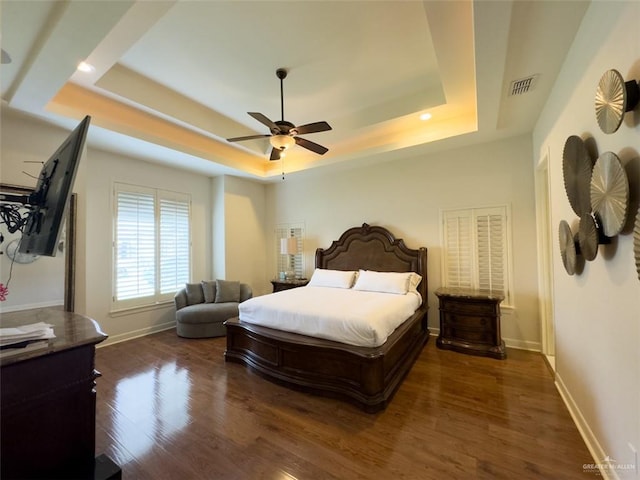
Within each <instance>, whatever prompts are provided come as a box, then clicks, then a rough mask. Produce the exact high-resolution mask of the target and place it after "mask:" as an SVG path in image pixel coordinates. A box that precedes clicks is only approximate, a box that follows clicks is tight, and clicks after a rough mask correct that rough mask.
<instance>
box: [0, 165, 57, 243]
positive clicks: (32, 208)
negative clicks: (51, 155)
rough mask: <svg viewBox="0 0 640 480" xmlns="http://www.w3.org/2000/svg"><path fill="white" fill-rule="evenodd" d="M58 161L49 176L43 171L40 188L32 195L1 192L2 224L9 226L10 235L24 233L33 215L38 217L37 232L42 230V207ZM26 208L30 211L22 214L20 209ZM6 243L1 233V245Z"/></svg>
mask: <svg viewBox="0 0 640 480" xmlns="http://www.w3.org/2000/svg"><path fill="white" fill-rule="evenodd" d="M56 166H57V161H56V162H55V166H54V168H53V169H52V171H51V172H50V173H49V174H48V175H47V172H45V171H43V172H42V174H41V179H40V181H39V182H38V183H39V188H37V189H36V190H34V191H32V192H31V193H28V194H27V193H24V194H18V193H3V192H1V191H0V224H4V225H6V226H7V230H8V231H9V233H15V232H17V231H21V232H22V231H23V229H24V226H25V225H26V224H27V221H28V220H29V218H30V217H31V216H33V215H37V219H38V221H37V222H35V225H34V226H35V228H36V230H40V224H41V222H40V218H41V217H42V212H41V211H40V209H41V208H40V207H41V206H42V205H43V202H44V199H45V198H46V197H47V192H48V190H49V186H50V185H51V177H52V176H53V173H54V172H55V169H56ZM22 208H26V209H27V210H28V211H27V212H25V213H24V214H23V213H21V212H20V209H22ZM3 241H4V237H3V236H2V234H1V233H0V243H2V242H3Z"/></svg>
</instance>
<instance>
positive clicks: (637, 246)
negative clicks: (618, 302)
mask: <svg viewBox="0 0 640 480" xmlns="http://www.w3.org/2000/svg"><path fill="white" fill-rule="evenodd" d="M633 250H634V252H635V254H636V270H637V271H638V280H640V208H638V213H637V214H636V223H635V226H634V228H633Z"/></svg>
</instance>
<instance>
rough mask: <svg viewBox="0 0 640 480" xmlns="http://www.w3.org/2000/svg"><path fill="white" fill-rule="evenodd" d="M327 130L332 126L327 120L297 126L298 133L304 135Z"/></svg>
mask: <svg viewBox="0 0 640 480" xmlns="http://www.w3.org/2000/svg"><path fill="white" fill-rule="evenodd" d="M327 130H331V126H330V125H329V124H328V123H327V122H315V123H307V124H306V125H301V126H299V127H296V131H297V132H298V135H304V134H305V133H316V132H326V131H327Z"/></svg>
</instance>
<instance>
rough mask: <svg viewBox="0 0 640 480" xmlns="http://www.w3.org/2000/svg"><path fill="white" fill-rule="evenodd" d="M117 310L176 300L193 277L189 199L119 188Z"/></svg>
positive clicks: (115, 258) (114, 300) (115, 246)
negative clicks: (179, 292)
mask: <svg viewBox="0 0 640 480" xmlns="http://www.w3.org/2000/svg"><path fill="white" fill-rule="evenodd" d="M114 199H115V201H114V206H115V219H114V244H113V245H114V255H113V258H114V282H113V284H114V293H113V307H114V308H115V309H122V308H128V307H137V306H143V305H152V304H155V303H159V302H162V301H168V300H171V299H172V298H173V295H174V294H175V292H176V291H177V290H178V289H180V288H182V287H183V286H184V284H185V283H187V282H188V281H189V279H190V277H191V259H190V251H191V240H190V204H191V200H190V197H189V195H186V194H182V193H175V192H169V191H165V190H157V189H152V188H145V187H136V186H131V185H124V184H115V188H114Z"/></svg>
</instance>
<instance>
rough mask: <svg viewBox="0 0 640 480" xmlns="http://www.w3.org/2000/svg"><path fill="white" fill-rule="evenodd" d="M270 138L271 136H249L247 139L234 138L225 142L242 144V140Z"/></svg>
mask: <svg viewBox="0 0 640 480" xmlns="http://www.w3.org/2000/svg"><path fill="white" fill-rule="evenodd" d="M270 136H271V135H249V136H248V137H234V138H227V142H242V141H244V140H253V139H256V138H266V137H270Z"/></svg>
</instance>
